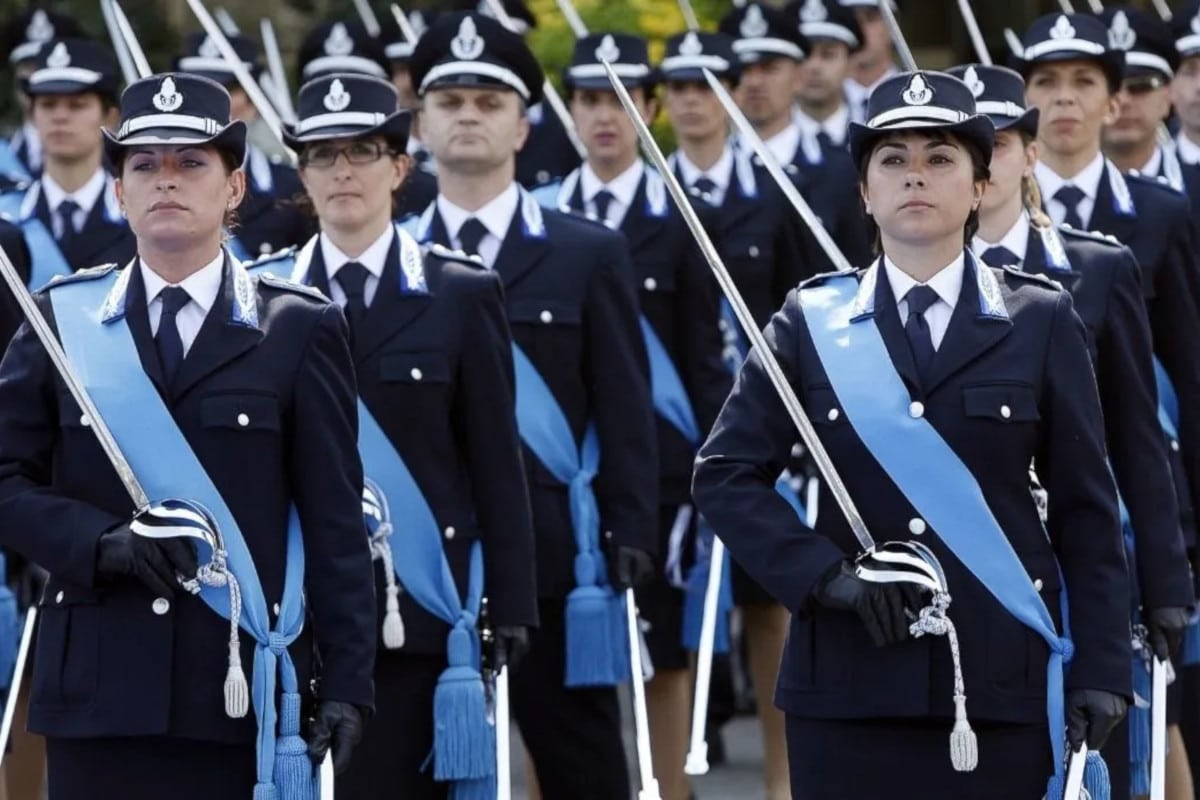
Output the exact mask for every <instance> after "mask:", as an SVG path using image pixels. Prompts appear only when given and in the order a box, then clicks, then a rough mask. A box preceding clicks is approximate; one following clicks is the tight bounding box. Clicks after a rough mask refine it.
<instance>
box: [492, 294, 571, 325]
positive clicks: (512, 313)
mask: <svg viewBox="0 0 1200 800" xmlns="http://www.w3.org/2000/svg"><path fill="white" fill-rule="evenodd" d="M508 319H509V322H514V323H525V324H528V325H578V324H580V323H581V322H582V321H583V313H582V310H581V309H580V308H579V306H577V305H575V304H573V303H564V302H563V301H561V300H551V299H549V298H546V299H540V298H536V297H530V298H523V299H517V300H510V301H509V303H508Z"/></svg>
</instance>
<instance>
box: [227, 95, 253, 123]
mask: <svg viewBox="0 0 1200 800" xmlns="http://www.w3.org/2000/svg"><path fill="white" fill-rule="evenodd" d="M228 88H229V117H230V119H240V120H242V121H243V122H245V123H246V124H247V125H249V124H250V123H251V122H254V120H256V119H258V109H257V108H255V107H254V103H252V102H250V98H249V97H248V96H247V95H246V91H245V90H244V89H243V88H242V87H241V86H237V85H234V86H230V87H228Z"/></svg>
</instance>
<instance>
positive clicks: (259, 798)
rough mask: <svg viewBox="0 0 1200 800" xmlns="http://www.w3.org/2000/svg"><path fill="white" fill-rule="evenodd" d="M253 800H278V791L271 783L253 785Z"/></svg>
mask: <svg viewBox="0 0 1200 800" xmlns="http://www.w3.org/2000/svg"><path fill="white" fill-rule="evenodd" d="M254 800H279V790H278V789H276V788H275V784H273V783H256V784H254Z"/></svg>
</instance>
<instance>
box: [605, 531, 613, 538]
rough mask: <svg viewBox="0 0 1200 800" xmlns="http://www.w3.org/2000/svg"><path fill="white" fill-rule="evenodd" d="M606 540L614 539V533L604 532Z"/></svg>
mask: <svg viewBox="0 0 1200 800" xmlns="http://www.w3.org/2000/svg"><path fill="white" fill-rule="evenodd" d="M604 538H605V539H611V538H612V531H605V532H604Z"/></svg>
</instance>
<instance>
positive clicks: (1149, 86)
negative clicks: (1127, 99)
mask: <svg viewBox="0 0 1200 800" xmlns="http://www.w3.org/2000/svg"><path fill="white" fill-rule="evenodd" d="M1166 85H1167V83H1166V81H1164V80H1163V79H1162V78H1160V77H1158V76H1157V75H1146V76H1144V77H1138V78H1126V79H1125V80H1124V81H1122V82H1121V88H1122V89H1124V90H1125V91H1127V92H1129V93H1130V94H1149V93H1150V92H1153V91H1154V90H1155V89H1161V88H1162V87H1164V86H1166Z"/></svg>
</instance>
